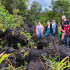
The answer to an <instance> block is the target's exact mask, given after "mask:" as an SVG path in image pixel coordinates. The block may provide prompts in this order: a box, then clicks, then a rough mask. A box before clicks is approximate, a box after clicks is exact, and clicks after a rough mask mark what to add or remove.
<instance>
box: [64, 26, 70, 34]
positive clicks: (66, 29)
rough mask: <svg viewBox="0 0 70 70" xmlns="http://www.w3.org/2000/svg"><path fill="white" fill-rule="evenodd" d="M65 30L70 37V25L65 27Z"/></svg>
mask: <svg viewBox="0 0 70 70" xmlns="http://www.w3.org/2000/svg"><path fill="white" fill-rule="evenodd" d="M64 30H65V31H66V32H67V34H68V35H70V25H67V27H64Z"/></svg>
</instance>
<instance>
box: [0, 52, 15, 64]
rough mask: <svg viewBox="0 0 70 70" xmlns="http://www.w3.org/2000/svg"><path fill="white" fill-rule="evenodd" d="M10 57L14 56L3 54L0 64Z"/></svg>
mask: <svg viewBox="0 0 70 70" xmlns="http://www.w3.org/2000/svg"><path fill="white" fill-rule="evenodd" d="M10 55H14V54H13V53H12V54H4V55H3V56H2V57H1V58H0V63H2V62H3V61H4V60H5V59H6V58H8V57H9V56H10Z"/></svg>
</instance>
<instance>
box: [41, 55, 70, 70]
mask: <svg viewBox="0 0 70 70" xmlns="http://www.w3.org/2000/svg"><path fill="white" fill-rule="evenodd" d="M41 57H42V59H43V60H45V61H49V66H50V69H51V70H64V69H65V68H68V67H70V62H69V56H67V57H65V58H64V59H63V60H62V61H61V62H56V59H57V58H58V57H59V56H56V57H55V58H53V59H52V58H51V57H49V59H47V58H46V57H45V56H44V55H43V54H41ZM67 63H68V65H67Z"/></svg>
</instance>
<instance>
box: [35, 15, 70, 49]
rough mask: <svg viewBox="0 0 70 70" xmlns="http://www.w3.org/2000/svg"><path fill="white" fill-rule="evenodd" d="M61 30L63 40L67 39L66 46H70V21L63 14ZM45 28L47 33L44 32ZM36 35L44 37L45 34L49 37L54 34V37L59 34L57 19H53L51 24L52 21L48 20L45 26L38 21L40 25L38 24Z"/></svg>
mask: <svg viewBox="0 0 70 70" xmlns="http://www.w3.org/2000/svg"><path fill="white" fill-rule="evenodd" d="M59 29H60V31H61V41H65V46H66V47H68V48H69V47H70V25H69V21H68V20H67V19H66V16H65V15H63V16H62V21H61V23H60V27H59ZM44 30H45V34H44V33H43V32H44ZM36 35H37V36H38V37H40V36H42V38H43V37H44V35H45V38H47V37H48V36H49V35H52V36H53V37H56V36H58V27H57V23H56V22H55V19H52V23H51V24H50V21H49V20H48V21H47V25H46V26H45V29H44V26H43V25H42V24H41V23H40V21H39V22H38V25H37V26H36Z"/></svg>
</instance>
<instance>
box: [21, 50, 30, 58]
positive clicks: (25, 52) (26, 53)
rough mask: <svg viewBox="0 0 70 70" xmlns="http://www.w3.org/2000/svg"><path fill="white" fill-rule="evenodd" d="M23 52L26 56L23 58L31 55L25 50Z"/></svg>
mask: <svg viewBox="0 0 70 70" xmlns="http://www.w3.org/2000/svg"><path fill="white" fill-rule="evenodd" d="M21 52H22V53H24V56H23V57H22V58H24V57H26V56H28V55H29V52H27V51H25V50H24V49H22V50H21Z"/></svg>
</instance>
